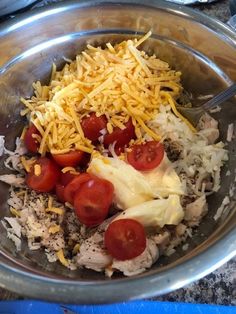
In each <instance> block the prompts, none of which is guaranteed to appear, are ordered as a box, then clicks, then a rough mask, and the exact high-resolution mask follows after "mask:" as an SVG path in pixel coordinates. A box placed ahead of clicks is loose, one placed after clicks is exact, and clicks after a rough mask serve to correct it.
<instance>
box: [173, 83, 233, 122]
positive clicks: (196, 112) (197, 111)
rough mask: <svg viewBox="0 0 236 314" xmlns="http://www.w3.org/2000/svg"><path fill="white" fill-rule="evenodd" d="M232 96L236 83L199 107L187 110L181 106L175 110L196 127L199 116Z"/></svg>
mask: <svg viewBox="0 0 236 314" xmlns="http://www.w3.org/2000/svg"><path fill="white" fill-rule="evenodd" d="M234 95H236V83H234V84H233V85H231V86H230V87H228V88H227V89H225V90H224V91H223V92H221V93H219V94H217V95H216V96H214V97H213V98H212V99H210V100H208V101H207V102H206V103H205V104H203V105H202V106H200V107H192V108H187V107H183V106H177V109H178V111H179V112H180V113H181V114H182V115H183V116H184V117H185V118H187V119H188V120H189V121H190V122H191V123H192V124H193V125H194V126H196V125H197V124H198V121H199V120H200V118H201V116H202V115H203V114H204V113H206V111H208V110H210V109H212V108H214V107H216V106H218V105H221V104H222V103H223V102H224V101H226V100H227V99H229V98H230V97H232V96H234Z"/></svg>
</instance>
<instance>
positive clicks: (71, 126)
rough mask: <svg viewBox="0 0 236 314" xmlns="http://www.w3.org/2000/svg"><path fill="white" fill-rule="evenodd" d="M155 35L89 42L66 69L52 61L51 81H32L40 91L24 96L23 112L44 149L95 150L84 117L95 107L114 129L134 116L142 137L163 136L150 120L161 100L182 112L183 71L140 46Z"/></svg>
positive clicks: (139, 134) (174, 109) (162, 102)
mask: <svg viewBox="0 0 236 314" xmlns="http://www.w3.org/2000/svg"><path fill="white" fill-rule="evenodd" d="M150 36H151V32H149V33H147V34H146V35H145V36H143V37H142V38H141V39H139V40H138V39H134V40H127V41H123V42H121V43H119V44H116V45H114V46H112V45H111V43H107V44H106V48H105V49H102V48H101V47H97V48H95V47H92V46H90V45H88V46H87V50H85V51H83V52H82V53H81V54H79V55H77V57H76V60H75V61H71V62H69V63H68V64H66V65H65V67H64V68H63V70H62V71H56V66H55V65H53V70H52V77H51V82H50V84H49V85H48V86H42V85H41V83H40V82H36V83H34V84H33V87H34V89H35V96H33V97H32V98H31V99H29V100H26V99H22V102H23V103H24V105H25V106H26V109H24V110H22V112H21V114H22V115H28V116H29V120H30V121H31V122H32V123H33V124H34V125H35V126H36V128H37V129H38V131H39V132H40V134H41V136H38V138H37V139H38V141H39V142H40V147H39V153H40V154H42V155H45V153H46V152H47V151H49V152H51V153H53V154H63V153H67V152H69V151H70V150H73V149H76V150H82V151H85V152H88V153H92V152H93V149H94V146H93V145H92V143H91V141H89V140H88V139H86V138H85V137H84V134H83V130H82V128H81V119H82V118H83V117H85V116H87V115H89V114H90V113H91V112H95V113H96V115H97V116H101V115H105V116H106V117H107V121H108V123H107V131H108V132H109V133H111V132H112V131H113V129H114V128H115V127H119V128H121V129H123V128H125V123H126V122H127V121H128V120H129V119H130V118H131V119H132V122H133V124H134V126H135V133H136V136H137V138H138V139H142V137H143V134H144V133H147V134H148V135H149V136H150V137H151V138H152V139H154V140H159V139H160V136H159V135H158V134H156V133H155V132H153V130H151V129H150V128H149V127H148V126H147V122H148V121H150V120H152V119H153V118H154V117H155V116H156V115H157V114H158V112H159V107H160V105H170V106H171V108H172V110H173V112H174V113H175V114H176V115H178V116H179V117H181V116H180V114H179V113H178V111H177V110H176V107H175V99H177V98H178V97H179V95H180V93H181V91H182V87H181V85H180V76H181V73H180V72H175V71H173V70H170V68H169V65H168V63H166V62H164V61H161V60H159V59H158V58H157V57H156V56H155V55H153V56H148V55H147V54H146V53H145V52H144V51H140V50H138V49H137V48H138V46H140V45H141V44H142V43H143V42H144V41H145V40H146V39H147V38H148V37H150ZM182 119H184V118H183V117H182ZM186 123H187V124H188V121H186ZM189 125H190V124H189ZM190 128H191V125H190ZM35 137H37V135H36V136H35Z"/></svg>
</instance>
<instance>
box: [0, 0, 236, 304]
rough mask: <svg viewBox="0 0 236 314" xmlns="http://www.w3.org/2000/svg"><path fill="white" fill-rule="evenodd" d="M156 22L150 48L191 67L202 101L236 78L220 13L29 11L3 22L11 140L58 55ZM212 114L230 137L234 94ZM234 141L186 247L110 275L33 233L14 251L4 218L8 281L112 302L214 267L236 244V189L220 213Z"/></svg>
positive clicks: (97, 7) (234, 49)
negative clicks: (60, 254)
mask: <svg viewBox="0 0 236 314" xmlns="http://www.w3.org/2000/svg"><path fill="white" fill-rule="evenodd" d="M150 29H151V30H152V32H153V35H152V38H151V39H149V40H148V41H147V42H146V43H145V44H144V45H143V47H142V48H143V49H144V50H145V51H147V52H148V53H155V54H156V55H157V56H159V57H160V58H161V59H163V60H165V61H167V62H168V63H169V64H170V65H171V67H173V68H174V69H177V70H180V71H181V72H182V73H183V76H182V82H183V86H184V88H185V89H186V90H187V91H188V92H190V93H192V94H193V97H194V99H195V101H194V103H196V104H197V101H198V100H197V97H198V96H199V95H206V94H215V93H217V92H219V91H221V90H222V89H224V88H225V87H226V86H227V85H229V84H230V83H231V82H232V81H236V68H235V64H236V36H235V34H234V33H233V32H232V31H230V29H229V28H227V27H226V26H224V25H223V24H221V23H220V22H217V21H213V20H211V19H210V18H207V17H206V16H204V15H201V14H200V13H196V12H194V11H192V10H191V9H187V8H185V7H179V6H176V5H172V4H169V3H168V4H167V3H163V2H159V1H155V2H154V1H145V3H144V2H143V3H142V2H141V1H139V0H136V1H127V2H125V1H120V2H116V1H110V2H106V1H102V3H100V2H99V1H93V2H83V3H79V2H78V3H77V2H76V1H74V2H66V4H61V5H58V6H55V7H52V8H51V9H46V10H39V11H37V12H36V13H34V15H32V13H31V15H23V16H22V18H20V19H17V20H13V21H12V22H10V23H8V24H5V25H4V26H3V27H2V28H1V29H0V93H1V97H0V115H1V119H0V134H3V135H5V136H6V142H7V146H8V148H10V149H11V148H13V146H14V140H15V137H16V136H18V135H19V134H20V132H21V129H22V126H23V124H24V122H25V121H24V120H23V119H22V118H21V117H20V114H19V113H20V110H21V109H22V107H21V105H20V101H19V99H20V97H21V96H23V97H28V96H31V95H32V93H33V90H32V82H34V81H36V80H40V81H42V82H44V83H47V82H48V80H49V77H50V70H51V65H52V63H53V62H54V63H56V65H57V67H58V68H61V67H62V66H63V65H64V64H65V60H64V58H70V59H73V58H74V57H75V56H76V54H77V53H78V52H80V51H81V50H83V49H84V48H85V47H86V44H87V43H91V44H93V45H103V44H104V43H106V42H108V41H110V42H112V43H113V42H119V41H121V40H123V39H127V38H132V37H134V36H140V35H141V34H144V33H145V32H147V31H149V30H150ZM214 117H215V118H216V119H217V120H218V121H219V125H220V132H221V140H222V141H226V135H227V128H228V124H229V123H234V122H235V121H236V100H235V99H231V100H230V101H228V102H227V103H225V104H224V106H223V109H222V111H220V112H218V113H215V114H214ZM235 147H236V143H235V139H234V141H232V142H231V143H228V146H227V148H228V149H229V161H228V163H227V164H226V165H225V167H224V169H223V170H222V187H221V189H220V191H219V192H217V193H216V194H214V195H212V196H211V197H209V213H208V215H207V216H206V218H205V219H204V220H203V222H202V224H201V225H200V226H199V228H197V229H196V230H195V232H194V235H193V237H192V238H191V239H189V249H188V251H187V252H186V251H185V252H183V250H182V249H181V248H180V249H178V250H177V252H176V253H175V254H173V255H171V256H170V257H168V258H167V257H162V258H161V259H160V260H158V262H157V263H156V264H155V265H154V266H153V267H152V268H151V269H150V270H148V271H146V272H145V273H144V274H141V275H138V276H135V277H133V278H123V277H120V276H115V277H114V278H112V279H107V278H105V277H104V274H101V273H95V272H93V271H89V270H77V271H68V270H67V269H65V268H63V267H62V266H60V265H59V264H57V263H53V264H50V263H48V262H47V260H46V258H45V257H44V255H43V254H42V252H40V251H29V250H28V249H27V245H26V243H25V244H24V246H23V249H22V251H21V252H16V251H15V248H14V245H13V243H12V242H11V241H10V240H9V239H8V238H7V237H6V233H5V231H4V229H3V227H2V225H1V224H0V232H1V237H0V253H1V254H0V274H1V285H3V286H5V287H7V288H8V289H10V290H12V291H15V292H18V293H22V294H24V295H27V296H30V297H34V298H41V299H47V300H54V301H63V302H73V303H105V302H115V301H121V300H127V299H133V298H141V297H142V298H143V297H149V296H153V295H160V294H163V293H166V292H168V291H171V290H174V289H177V288H179V287H182V286H183V285H185V284H187V283H189V282H191V281H193V280H196V279H197V278H200V277H202V276H204V275H206V274H207V273H209V272H210V271H212V270H214V269H215V268H216V267H218V266H220V265H221V264H223V263H224V262H225V261H227V260H228V259H230V258H231V257H232V256H234V255H235V254H236V240H235V238H236V237H235V235H236V230H235V229H234V228H235V225H236V219H235V218H236V206H235V200H236V199H235V196H233V195H232V196H231V197H230V204H229V207H228V210H227V211H226V212H225V214H224V215H223V216H222V219H221V220H220V221H219V222H216V221H215V220H214V219H213V216H214V214H215V212H216V210H217V208H218V207H219V206H220V204H221V202H222V200H223V198H224V197H225V196H226V195H228V194H229V191H230V189H232V186H233V185H234V184H235V172H234V169H235V164H236V154H235ZM3 162H4V158H2V159H1V160H0V167H1V168H0V169H1V173H6V170H5V169H4V166H3ZM228 170H230V173H231V175H230V176H226V172H227V171H228ZM7 198H8V187H7V186H6V185H4V184H0V201H1V206H0V207H1V211H0V218H3V217H4V216H6V215H8V214H9V210H8V207H7V204H6V200H7Z"/></svg>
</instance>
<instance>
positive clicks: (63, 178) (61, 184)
mask: <svg viewBox="0 0 236 314" xmlns="http://www.w3.org/2000/svg"><path fill="white" fill-rule="evenodd" d="M77 176H78V175H76V174H72V173H70V172H66V173H61V175H60V178H59V180H58V183H57V184H56V195H57V198H58V200H59V201H60V202H62V203H65V201H66V200H65V197H64V189H65V186H66V185H67V184H68V183H70V182H71V181H72V180H73V179H74V178H75V177H77Z"/></svg>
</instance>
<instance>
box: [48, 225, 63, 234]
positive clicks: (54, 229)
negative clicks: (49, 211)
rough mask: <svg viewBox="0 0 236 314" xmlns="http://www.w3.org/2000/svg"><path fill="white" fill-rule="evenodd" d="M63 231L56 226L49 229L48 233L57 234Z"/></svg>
mask: <svg viewBox="0 0 236 314" xmlns="http://www.w3.org/2000/svg"><path fill="white" fill-rule="evenodd" d="M60 230H61V227H60V226H59V225H55V226H51V227H50V228H49V229H48V232H49V233H52V234H54V233H57V232H59V231H60Z"/></svg>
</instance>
